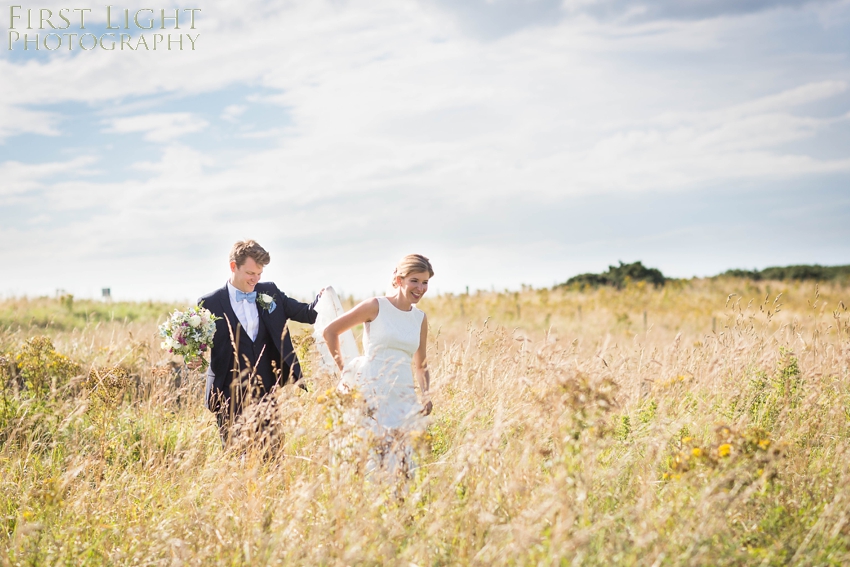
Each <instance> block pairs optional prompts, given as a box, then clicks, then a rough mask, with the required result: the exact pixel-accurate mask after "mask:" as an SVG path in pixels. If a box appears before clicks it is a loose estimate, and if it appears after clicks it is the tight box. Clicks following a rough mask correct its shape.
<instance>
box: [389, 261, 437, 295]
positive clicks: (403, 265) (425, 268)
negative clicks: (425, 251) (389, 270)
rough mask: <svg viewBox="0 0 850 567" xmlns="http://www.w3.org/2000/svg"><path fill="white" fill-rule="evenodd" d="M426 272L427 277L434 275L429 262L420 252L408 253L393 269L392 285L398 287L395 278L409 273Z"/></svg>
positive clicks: (403, 276) (404, 276)
mask: <svg viewBox="0 0 850 567" xmlns="http://www.w3.org/2000/svg"><path fill="white" fill-rule="evenodd" d="M419 272H428V277H431V278H433V277H434V268H432V267H431V262H430V261H429V260H428V258H426V257H425V256H423V255H422V254H408V255H407V256H405V257H404V258H402V259H401V260H399V262H398V265H397V266H396V267H395V270H393V287H398V283H397V281H398V280H397V278H406V277H407V276H409V275H410V274H417V273H419Z"/></svg>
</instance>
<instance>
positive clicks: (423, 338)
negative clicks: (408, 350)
mask: <svg viewBox="0 0 850 567" xmlns="http://www.w3.org/2000/svg"><path fill="white" fill-rule="evenodd" d="M427 351H428V317H423V318H422V330H421V331H420V332H419V348H418V349H416V352H415V353H413V368H414V372H416V379H417V380H418V381H419V389H420V390H422V398H423V400H424V402H425V403H424V409H423V413H424V414H425V415H428V414H430V413H431V410H432V409H433V407H434V404H433V403H431V392H430V388H431V373H430V372H428V363H427V362H426V361H425V353H426V352H427Z"/></svg>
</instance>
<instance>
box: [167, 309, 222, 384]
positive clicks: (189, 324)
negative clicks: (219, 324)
mask: <svg viewBox="0 0 850 567" xmlns="http://www.w3.org/2000/svg"><path fill="white" fill-rule="evenodd" d="M218 319H221V317H216V316H215V315H213V314H212V313H210V311H209V309H206V308H204V307H203V306H202V305H195V306H193V307H190V308H189V309H187V310H186V311H185V312H183V311H175V312H174V313H172V314H171V317H169V318H168V320H167V321H165V323H163V324H162V325H160V326H159V335H160V336H161V337H162V338H163V340H162V343H160V346H162V348H163V349H165V350H168V351H169V352H170V353H172V354H179V355H181V356H182V357H183V361H184V362H187V363H188V362H191V361H192V360H195V359H197V358H200V359H201V367H202V369H204V370H205V369H206V368H207V364H208V363H207V360H206V358H204V354H206V352H207V351H209V349H210V348H211V347H212V341H213V336H214V335H215V322H216V321H217V320H218Z"/></svg>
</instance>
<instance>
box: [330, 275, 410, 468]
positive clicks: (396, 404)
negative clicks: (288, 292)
mask: <svg viewBox="0 0 850 567" xmlns="http://www.w3.org/2000/svg"><path fill="white" fill-rule="evenodd" d="M327 293H328V289H327V288H326V289H325V292H324V293H323V294H322V298H323V299H324V297H325V294H327ZM335 300H336V294H335V293H333V290H332V289H331V294H330V295H329V297H328V299H327V300H326V305H331V304H335V303H336V302H338V300H336V301H335ZM377 300H378V316H377V317H375V319H374V320H373V321H371V322H369V323H365V324H364V330H363V355H362V356H356V357H348V356H346V351H348V352H349V353H350V352H351V349H350V344H351V341H353V335H352V336H351V337H350V338H347V337H346V336H345V334H343V336H341V337H340V345H341V350H342V351H343V360H344V361H345V366H344V368H343V371H342V379H341V380H340V382H339V386H338V389H340V390H341V391H344V392H350V391H353V390H356V391H358V392H360V394H361V395H362V396H363V398H364V401H365V403H366V407H367V411H366V412H365V415H364V414H363V413H362V412H359V411H358V412H357V413H356V414H352V413H349V414H348V415H347V419H346V421H348V422H349V423H351V422H352V421H354V422H359V424H360V425H361V426H362V427H363V428H364V429H366V430H368V431H370V432H371V433H372V435H373V436H374V438H375V441H376V445H377V447H376V451H375V452H374V454H373V456H372V458H371V459H370V468H372V469H374V468H379V467H380V468H384V469H386V470H389V471H391V472H399V473H403V474H405V475H407V476H409V474H410V472H411V471H412V470H413V468H414V467H415V464H414V460H413V450H412V445H411V434H414V433H417V432H420V431H422V430H423V429H424V428H425V426H426V424H427V421H426V418H425V417H424V416H423V415H422V405H421V404H420V403H419V401H418V400H417V397H416V391H415V390H414V378H413V370H412V359H413V354H414V353H415V352H416V350H417V349H418V348H419V341H420V335H421V331H422V320H423V319H424V317H425V313H424V312H422V311H421V310H419V309H417V308H416V307H415V306H413V307H412V309H411V310H410V311H402V310H400V309H398V308H397V307H395V306H394V305H393V304H392V303H390V301H389V299H387V298H386V297H378V298H377ZM316 309H317V311H318V312H319V315H320V316H319V318H318V319H317V322H316V327H317V330H316V334H317V335H318V336H319V337H321V331H322V330H323V329H324V327H325V326H327V323H328V322H329V321H327V322H326V321H324V320H323V318H324V317H329V316H330V315H331V312H330V311H331V310H330V309H329V308H327V307H326V306H322V305H321V300H320V305H317V306H316ZM339 309H341V306H340V307H339ZM335 310H336V308H335V309H334V311H335ZM323 311H325V312H324V313H323ZM319 327H320V328H319ZM349 333H350V331H349ZM346 344H348V345H349V347H348V348H346ZM355 348H356V346H355ZM322 350H323V351H324V352H323V359H325V357H326V356H327V357H328V358H329V356H330V352H328V351H327V346H326V345H324V341H323V340H322V341H320V351H322ZM331 360H332V359H331ZM367 436H368V435H367Z"/></svg>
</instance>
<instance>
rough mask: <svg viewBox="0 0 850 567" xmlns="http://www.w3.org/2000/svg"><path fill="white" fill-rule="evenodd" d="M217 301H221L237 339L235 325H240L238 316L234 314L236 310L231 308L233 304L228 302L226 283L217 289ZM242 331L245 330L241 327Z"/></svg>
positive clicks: (228, 294)
mask: <svg viewBox="0 0 850 567" xmlns="http://www.w3.org/2000/svg"><path fill="white" fill-rule="evenodd" d="M218 296H219V301H221V307H222V311H223V312H224V314H225V315H226V316H227V318H228V319H229V321H230V328H231V329H233V336H234V337H235V338H236V339H237V341H238V339H239V333H238V329H237V327H240V328H241V326H242V325H240V324H239V317H237V316H236V312H235V311H234V310H233V306H232V305H231V304H230V292H228V291H227V284H224V287H223V288H221V289H220V290H218ZM242 332H245V330H244V329H242Z"/></svg>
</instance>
